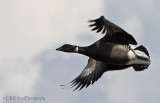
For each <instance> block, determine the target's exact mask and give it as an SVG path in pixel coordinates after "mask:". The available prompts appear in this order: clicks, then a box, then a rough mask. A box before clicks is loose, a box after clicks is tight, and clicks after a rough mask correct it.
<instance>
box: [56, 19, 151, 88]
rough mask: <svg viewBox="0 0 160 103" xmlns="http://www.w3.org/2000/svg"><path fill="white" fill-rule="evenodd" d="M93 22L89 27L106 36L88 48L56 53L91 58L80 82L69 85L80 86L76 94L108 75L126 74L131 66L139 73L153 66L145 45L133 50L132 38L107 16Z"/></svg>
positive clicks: (71, 47)
mask: <svg viewBox="0 0 160 103" xmlns="http://www.w3.org/2000/svg"><path fill="white" fill-rule="evenodd" d="M89 22H93V24H91V25H89V26H90V27H94V28H93V29H92V31H94V30H95V31H96V32H97V33H98V32H100V31H102V33H103V34H105V36H104V37H103V38H101V39H100V40H98V41H96V42H95V43H93V44H91V45H89V46H86V47H80V46H75V45H70V44H65V45H63V46H61V47H60V48H57V49H56V50H58V51H63V52H70V53H79V54H83V55H86V56H88V57H89V60H88V64H87V66H86V67H85V68H84V70H83V71H82V72H81V74H80V75H79V76H78V77H77V78H75V79H74V80H73V81H71V82H70V83H68V85H69V87H71V88H72V87H74V86H76V88H75V89H74V90H76V89H79V90H81V89H82V88H84V87H86V88H87V87H88V86H89V85H90V84H93V83H94V82H95V81H97V80H98V79H99V78H100V77H101V76H102V74H103V73H104V72H107V71H114V70H122V69H126V68H128V67H131V66H132V67H133V69H134V70H135V71H142V70H144V69H147V68H148V66H149V65H150V56H149V53H148V51H147V49H146V48H145V47H144V46H142V45H140V46H138V47H136V48H134V49H132V48H131V45H130V44H132V45H137V42H136V40H135V39H134V38H133V36H132V35H130V34H128V33H127V32H126V31H124V30H123V29H122V28H120V27H119V26H117V25H115V24H114V23H112V22H110V21H108V20H107V19H105V17H104V16H101V17H100V18H98V19H96V20H90V21H89ZM61 86H66V85H61Z"/></svg>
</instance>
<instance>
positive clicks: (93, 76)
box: [61, 58, 106, 91]
mask: <svg viewBox="0 0 160 103" xmlns="http://www.w3.org/2000/svg"><path fill="white" fill-rule="evenodd" d="M105 68H106V63H103V62H100V61H97V60H95V59H92V58H89V60H88V64H87V66H86V67H85V68H84V70H83V71H82V72H81V74H80V75H79V76H78V77H77V78H75V79H74V80H73V81H71V82H70V83H69V85H70V87H71V88H72V87H74V86H76V88H75V89H74V90H73V91H75V90H76V89H78V88H79V90H81V89H82V88H84V87H86V88H87V87H88V86H89V85H90V84H93V83H94V82H95V81H97V80H98V79H99V78H100V77H101V76H102V74H103V73H104V72H105ZM61 86H66V85H61Z"/></svg>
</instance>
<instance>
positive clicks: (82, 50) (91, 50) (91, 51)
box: [77, 46, 97, 58]
mask: <svg viewBox="0 0 160 103" xmlns="http://www.w3.org/2000/svg"><path fill="white" fill-rule="evenodd" d="M77 53H79V54H83V55H86V56H89V57H91V58H97V48H95V47H93V46H87V47H78V52H77Z"/></svg>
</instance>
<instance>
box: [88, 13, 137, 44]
mask: <svg viewBox="0 0 160 103" xmlns="http://www.w3.org/2000/svg"><path fill="white" fill-rule="evenodd" d="M89 22H94V24H91V25H90V27H94V28H93V29H92V30H93V31H94V30H95V31H97V33H98V32H100V31H102V33H103V34H104V33H105V34H106V35H105V36H104V37H103V38H102V40H103V41H105V42H112V43H117V44H126V45H128V44H133V45H137V42H136V40H135V39H134V38H133V36H132V35H130V34H128V33H127V32H126V31H124V30H123V29H122V28H120V27H119V26H117V25H115V24H113V23H112V22H110V21H108V20H107V19H105V17H104V16H101V17H100V18H98V19H96V20H90V21H89Z"/></svg>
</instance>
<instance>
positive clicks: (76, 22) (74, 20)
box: [0, 0, 103, 102]
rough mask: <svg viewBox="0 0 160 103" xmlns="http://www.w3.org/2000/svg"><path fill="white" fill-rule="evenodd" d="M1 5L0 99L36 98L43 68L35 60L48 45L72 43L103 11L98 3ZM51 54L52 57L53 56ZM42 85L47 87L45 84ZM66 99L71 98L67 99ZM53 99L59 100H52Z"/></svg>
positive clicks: (58, 0)
mask: <svg viewBox="0 0 160 103" xmlns="http://www.w3.org/2000/svg"><path fill="white" fill-rule="evenodd" d="M2 3H3V5H2V6H1V9H0V12H1V16H0V21H1V24H0V28H1V30H0V47H1V48H0V51H1V54H0V58H1V59H0V67H1V68H0V77H1V82H0V84H3V85H1V86H0V91H1V92H0V95H1V96H6V95H19V96H24V95H29V96H32V95H38V94H37V93H36V92H35V91H36V89H35V86H36V84H37V83H39V81H41V80H42V79H43V78H41V76H42V75H41V72H42V70H41V69H44V68H46V67H44V68H42V67H40V66H41V64H39V62H37V61H36V58H38V57H39V56H40V55H41V54H42V53H43V52H44V51H47V53H51V52H52V46H54V47H55V46H56V45H57V44H61V43H64V42H70V43H76V42H77V35H79V34H81V33H85V32H86V31H89V29H86V28H87V25H88V24H87V20H88V19H90V18H92V17H93V18H97V17H99V16H100V15H101V14H102V8H103V6H102V1H100V0H95V1H91V0H88V1H86V0H81V1H75V0H68V1H63V0H46V1H43V0H34V1H33V0H28V1H21V0H15V1H10V2H8V1H3V2H2ZM54 49H55V48H54ZM53 55H54V56H53V58H55V57H56V55H57V54H55V53H53ZM64 59H65V58H64ZM68 59H69V58H68ZM50 75H52V74H50ZM47 79H48V78H47ZM52 85H53V84H52ZM43 86H45V87H48V86H49V84H47V85H43ZM56 86H57V85H56ZM51 87H52V86H51ZM48 90H49V89H48ZM57 92H58V91H57ZM40 94H43V93H42V92H40ZM48 94H49V95H50V96H51V95H52V93H47V94H44V96H45V95H48ZM54 95H56V94H54ZM66 98H67V97H66ZM69 98H70V99H71V96H70V97H69ZM70 99H68V101H70ZM56 100H59V98H55V101H56ZM65 100H67V99H65ZM15 102H16V101H15Z"/></svg>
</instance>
